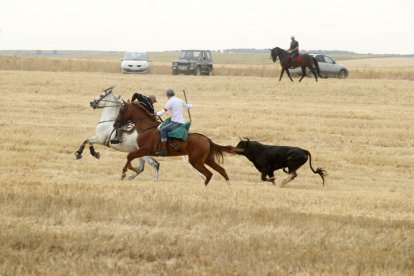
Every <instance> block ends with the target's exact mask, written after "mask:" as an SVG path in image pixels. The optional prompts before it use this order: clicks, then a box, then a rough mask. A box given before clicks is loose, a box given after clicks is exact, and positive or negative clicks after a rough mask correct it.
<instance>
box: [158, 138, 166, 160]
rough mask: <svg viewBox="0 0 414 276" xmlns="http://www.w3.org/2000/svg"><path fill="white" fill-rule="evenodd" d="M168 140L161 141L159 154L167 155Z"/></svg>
mask: <svg viewBox="0 0 414 276" xmlns="http://www.w3.org/2000/svg"><path fill="white" fill-rule="evenodd" d="M167 155H168V152H167V141H161V149H160V151H159V152H158V156H167Z"/></svg>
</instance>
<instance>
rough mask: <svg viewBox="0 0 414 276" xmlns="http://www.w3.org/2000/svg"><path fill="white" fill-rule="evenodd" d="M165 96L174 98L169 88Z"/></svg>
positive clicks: (172, 91)
mask: <svg viewBox="0 0 414 276" xmlns="http://www.w3.org/2000/svg"><path fill="white" fill-rule="evenodd" d="M166 94H167V96H168V97H172V96H175V92H174V90H172V89H171V88H168V89H167V93H166Z"/></svg>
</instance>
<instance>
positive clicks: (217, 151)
mask: <svg viewBox="0 0 414 276" xmlns="http://www.w3.org/2000/svg"><path fill="white" fill-rule="evenodd" d="M209 142H210V154H213V155H214V157H215V159H216V160H217V161H218V162H219V163H223V156H224V153H229V154H236V152H235V148H234V147H233V146H221V145H217V144H215V143H214V142H213V141H211V140H210V139H209Z"/></svg>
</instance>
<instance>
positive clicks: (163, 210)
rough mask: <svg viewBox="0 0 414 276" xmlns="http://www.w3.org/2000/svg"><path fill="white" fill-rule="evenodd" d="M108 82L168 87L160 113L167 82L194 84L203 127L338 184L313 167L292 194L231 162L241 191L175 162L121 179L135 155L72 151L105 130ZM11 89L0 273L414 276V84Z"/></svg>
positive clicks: (23, 76)
mask: <svg viewBox="0 0 414 276" xmlns="http://www.w3.org/2000/svg"><path fill="white" fill-rule="evenodd" d="M74 64H75V63H74ZM66 66H71V65H70V64H69V65H68V64H66ZM73 66H75V65H73ZM3 69H4V67H3ZM367 70H368V69H367ZM410 70H413V69H412V67H410ZM59 71H61V70H59ZM111 85H115V86H116V87H115V92H116V93H117V94H121V95H122V96H123V97H124V98H125V99H126V98H129V97H130V95H131V94H132V92H134V91H141V92H143V93H154V94H156V95H157V96H158V99H159V102H158V103H157V104H156V108H157V109H160V108H161V107H162V105H163V103H165V100H166V99H165V97H164V91H165V89H166V88H168V87H172V88H174V89H175V90H176V92H177V94H178V96H180V95H181V92H180V91H181V90H182V89H186V91H187V96H188V98H189V101H190V102H191V103H193V105H194V108H193V109H192V111H191V112H192V114H191V115H192V118H193V125H192V129H191V130H192V131H193V132H200V133H203V134H205V135H207V136H209V137H210V138H211V139H212V140H213V141H214V142H216V143H219V144H222V145H228V144H230V145H235V144H236V143H237V142H238V140H239V138H238V136H240V137H249V138H250V139H254V140H258V141H261V142H263V143H268V144H278V145H292V146H299V147H303V148H305V149H308V150H309V151H310V152H311V153H312V162H313V165H314V166H318V167H324V168H325V169H326V170H327V171H328V173H329V176H328V179H327V185H326V186H325V187H322V185H321V179H320V177H319V176H318V175H315V174H313V173H312V172H311V171H310V169H309V166H308V164H305V165H304V166H303V167H302V168H301V169H300V170H299V171H298V174H299V176H298V177H297V178H296V179H295V180H294V181H293V182H291V183H289V184H288V185H287V186H286V188H283V189H280V188H277V187H275V186H272V185H270V184H268V183H264V182H261V181H260V180H259V173H258V172H257V171H256V169H255V168H254V167H253V166H252V165H251V163H249V162H248V160H247V159H245V158H244V157H241V156H228V155H227V156H226V157H225V161H224V164H223V166H224V167H225V168H226V170H227V172H228V174H229V176H230V179H231V181H232V186H231V187H228V186H227V184H226V182H225V181H224V179H223V178H222V177H221V176H220V175H219V174H217V173H216V172H214V176H213V178H212V181H211V182H210V184H209V186H208V187H204V185H203V182H202V179H201V178H200V177H199V175H198V174H197V173H196V172H195V171H194V170H193V169H192V168H191V167H190V165H189V164H187V163H186V162H185V161H184V160H183V159H182V158H178V157H177V158H157V159H158V160H159V161H160V163H161V175H160V180H159V181H154V180H153V169H152V168H151V167H149V166H147V167H146V170H145V171H144V172H143V173H142V174H141V175H140V176H138V177H137V178H136V179H135V180H133V181H120V180H119V177H120V175H121V169H122V166H123V165H124V162H125V156H126V154H124V153H119V152H116V151H113V150H110V149H107V148H104V147H102V146H97V147H96V148H97V149H98V151H99V152H100V153H101V159H100V160H97V159H95V158H94V157H92V156H90V155H89V153H88V152H87V151H85V152H84V157H83V159H81V160H75V156H74V152H75V151H76V150H77V149H78V147H79V145H80V143H81V142H82V141H83V140H84V139H85V138H87V137H89V136H92V135H93V134H94V132H95V125H96V123H97V122H98V121H99V114H100V111H95V110H92V109H91V108H90V107H89V102H90V101H91V100H92V99H93V98H94V97H96V96H97V95H98V94H99V93H100V91H101V90H102V89H104V88H106V87H108V86H111ZM0 95H1V101H0V127H1V135H0V220H1V223H0V247H1V250H0V274H4V275H19V274H46V275H57V274H82V275H92V274H93V275H103V274H127V275H136V274H141V275H148V274H152V275H153V274H163V275H173V274H179V275H182V274H184V275H190V274H191V275H208V274H214V275H227V274H235V275H266V274H267V275H287V274H299V275H343V274H350V275H361V274H362V275H370V274H375V275H413V273H414V185H413V179H414V168H413V167H414V129H413V127H412V125H413V121H414V108H413V106H414V95H413V81H410V80H385V79H375V80H370V79H348V80H337V79H327V80H324V79H322V80H320V81H319V82H318V83H316V82H314V81H313V80H311V79H305V80H304V81H303V82H302V83H298V82H294V83H290V82H289V81H287V79H285V80H284V81H282V82H278V81H277V80H276V79H275V78H268V77H254V76H253V77H239V76H217V75H216V76H212V77H193V76H170V75H162V74H150V75H121V74H119V73H105V72H47V68H45V70H44V71H12V70H2V71H0ZM181 96H182V95H181ZM276 177H277V182H278V183H280V181H281V180H282V179H283V178H284V173H283V172H281V171H278V172H277V173H276Z"/></svg>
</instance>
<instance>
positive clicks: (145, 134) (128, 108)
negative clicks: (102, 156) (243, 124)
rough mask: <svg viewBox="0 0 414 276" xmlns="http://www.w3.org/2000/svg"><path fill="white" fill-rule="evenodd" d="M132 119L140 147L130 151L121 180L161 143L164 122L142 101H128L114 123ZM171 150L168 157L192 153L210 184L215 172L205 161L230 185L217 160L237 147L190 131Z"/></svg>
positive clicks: (117, 124)
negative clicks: (141, 158)
mask: <svg viewBox="0 0 414 276" xmlns="http://www.w3.org/2000/svg"><path fill="white" fill-rule="evenodd" d="M129 120H130V121H132V122H133V123H134V124H135V129H136V130H137V132H138V138H137V143H138V147H139V149H138V150H137V151H134V152H131V153H129V154H128V156H127V162H126V164H125V166H124V168H123V170H122V176H121V179H124V178H125V176H126V171H127V169H130V170H132V171H135V168H133V167H132V165H131V161H132V160H134V159H135V158H139V157H141V156H146V155H151V156H157V152H158V148H159V143H160V134H159V132H158V130H157V127H158V125H159V124H160V122H158V121H157V119H156V117H155V116H154V115H153V114H151V113H149V112H148V111H147V110H146V109H145V108H143V107H142V106H141V105H140V104H136V103H130V102H129V101H128V103H127V102H124V105H123V106H122V107H121V109H120V111H119V114H118V117H117V119H116V121H115V124H114V126H115V127H119V126H121V125H123V124H124V123H125V122H127V121H129ZM167 150H168V156H180V155H188V161H189V162H190V164H191V165H192V166H193V167H194V168H195V169H196V170H197V171H199V172H200V173H201V174H203V175H204V176H205V182H204V184H205V185H206V186H207V184H208V182H209V181H210V179H211V177H212V175H213V174H212V173H211V172H210V171H209V170H208V169H207V168H206V167H205V164H207V165H208V166H210V167H211V168H212V169H214V170H216V171H217V172H219V173H220V174H221V175H222V176H223V177H224V178H225V179H226V181H227V183H229V184H230V181H229V177H228V176H227V172H226V170H225V169H224V168H223V167H221V166H220V165H219V164H217V163H216V159H217V160H218V161H222V160H223V154H224V153H230V154H235V152H234V147H232V146H220V145H217V144H215V143H213V142H212V141H211V140H210V139H209V138H208V137H206V136H204V135H202V134H198V133H189V135H188V138H187V140H186V141H182V140H180V139H174V140H173V143H172V144H171V143H168V145H167Z"/></svg>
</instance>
